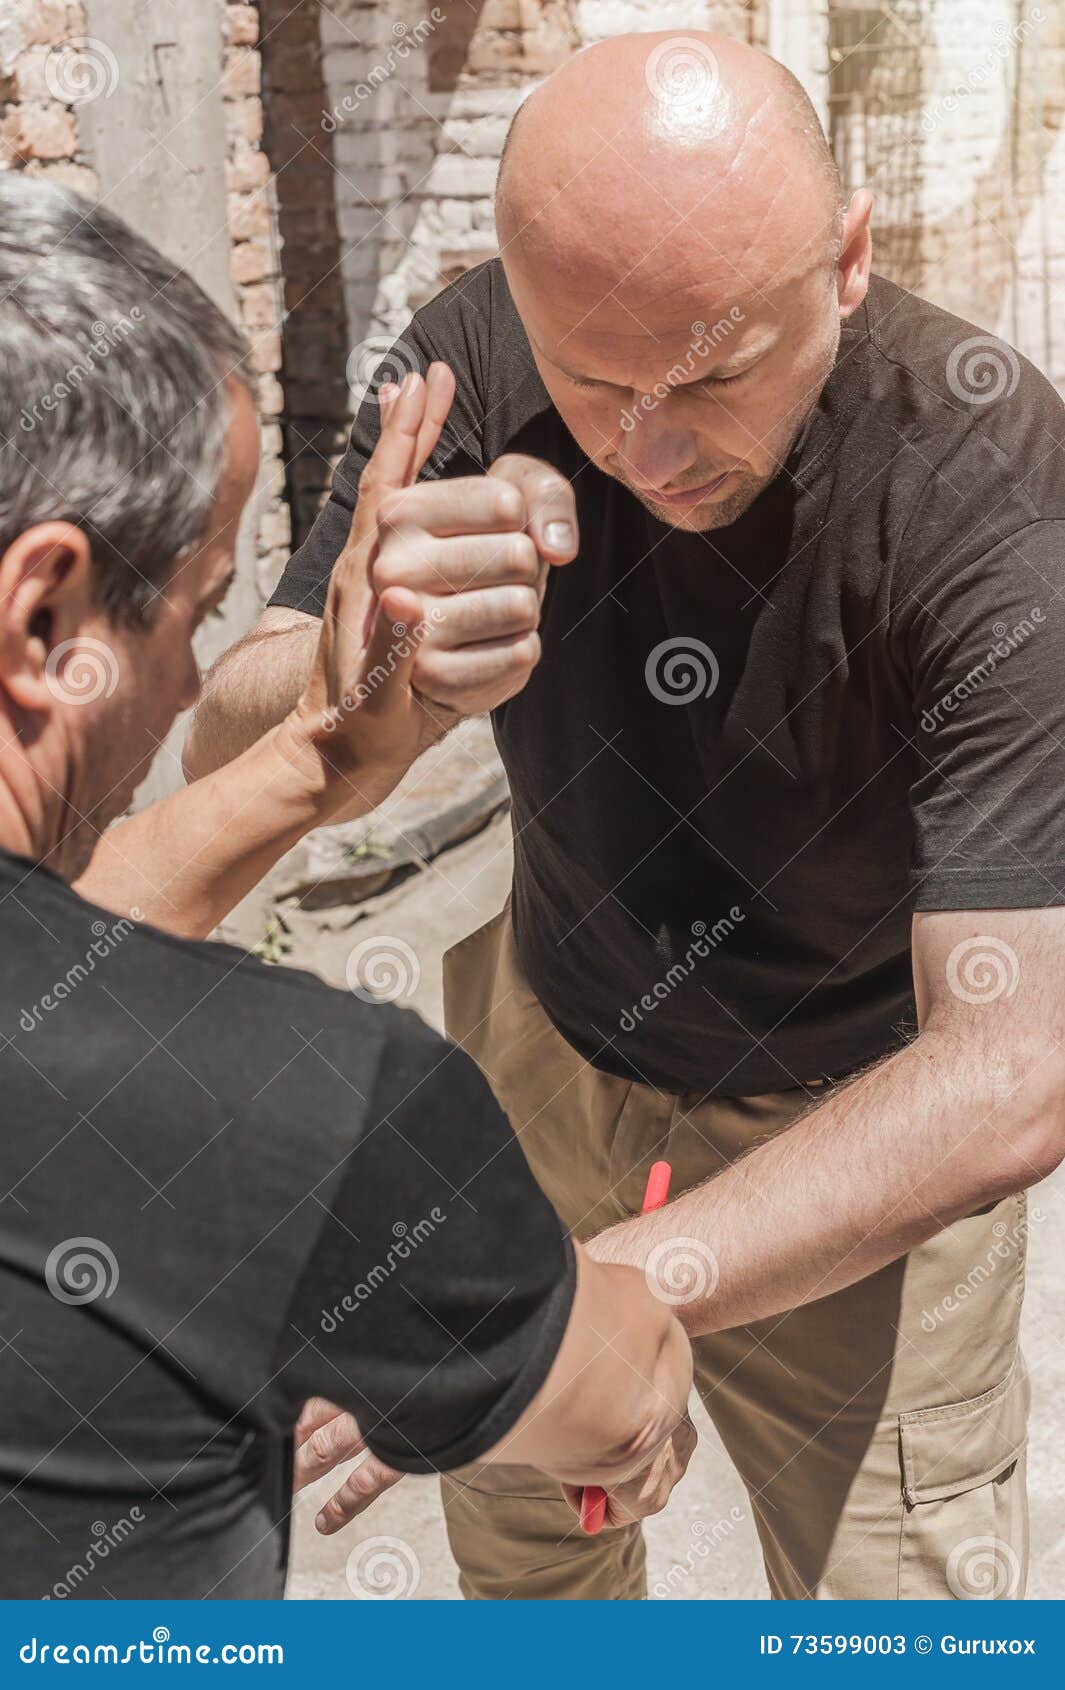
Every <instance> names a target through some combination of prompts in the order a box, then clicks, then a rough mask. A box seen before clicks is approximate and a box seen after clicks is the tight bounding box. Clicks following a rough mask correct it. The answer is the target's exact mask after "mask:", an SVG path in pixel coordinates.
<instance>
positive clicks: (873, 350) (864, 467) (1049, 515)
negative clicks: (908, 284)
mask: <svg viewBox="0 0 1065 1690" xmlns="http://www.w3.org/2000/svg"><path fill="white" fill-rule="evenodd" d="M861 317H862V321H861V323H860V324H858V323H855V324H854V325H853V327H852V329H851V331H850V334H851V339H850V346H851V349H852V350H857V349H858V347H860V349H861V350H860V356H859V357H858V359H857V360H856V361H855V372H856V373H855V375H853V376H851V377H850V380H851V381H852V382H856V385H857V388H858V393H857V396H856V403H854V404H853V407H852V409H851V411H850V415H849V423H850V427H849V430H848V434H847V452H848V454H849V455H850V456H852V457H853V459H854V462H855V465H856V471H855V473H856V474H858V475H859V477H860V478H861V479H862V482H863V484H868V482H869V469H868V465H869V463H870V462H872V461H875V460H876V459H877V458H880V459H882V460H883V462H884V465H885V473H884V475H883V476H882V477H881V478H880V482H879V485H880V495H879V496H880V498H881V499H882V500H884V501H887V502H888V503H891V502H893V501H894V502H895V503H896V504H897V506H898V510H897V512H896V520H895V521H893V522H889V524H888V527H889V528H891V529H893V530H894V531H895V532H896V533H901V532H904V531H907V530H908V531H909V532H911V533H914V532H915V529H914V525H913V524H912V523H910V522H908V521H906V520H905V513H906V512H909V513H910V515H911V516H913V515H915V514H916V515H918V517H919V523H918V526H919V528H920V532H921V535H922V537H923V544H924V545H925V547H926V549H928V548H929V547H931V546H932V545H933V543H934V540H935V534H936V531H937V530H941V531H942V532H941V538H943V539H944V540H951V539H952V537H953V539H954V540H956V539H957V536H958V534H959V533H964V534H966V535H968V536H970V537H971V542H972V544H973V545H974V546H976V547H979V546H981V545H983V544H984V543H985V541H988V540H989V539H990V538H991V537H992V536H993V535H996V536H998V537H999V538H1002V537H1005V536H1006V535H1008V534H1009V533H1010V532H1016V531H1019V530H1020V529H1021V528H1024V527H1026V526H1027V525H1029V524H1030V523H1033V522H1040V521H1045V520H1047V519H1052V520H1055V521H1057V520H1061V519H1062V518H1065V444H1063V442H1065V406H1063V404H1062V400H1061V396H1060V395H1059V394H1058V392H1057V391H1056V389H1055V388H1054V386H1053V384H1052V383H1051V382H1050V381H1048V380H1047V378H1046V376H1044V375H1043V374H1042V372H1041V371H1040V370H1039V369H1037V368H1036V366H1035V365H1034V364H1033V363H1032V362H1031V360H1030V359H1028V358H1026V357H1025V356H1024V355H1023V354H1022V353H1021V352H1019V351H1018V350H1017V349H1016V348H1015V347H1014V346H1012V345H1011V344H1010V343H1009V342H1008V341H1007V340H1005V339H1004V338H1003V337H1001V336H999V335H997V334H994V333H992V332H991V331H990V330H987V329H982V328H980V327H979V326H978V325H977V324H975V323H972V322H969V321H967V320H966V319H965V318H963V317H959V316H957V315H955V314H954V313H952V312H950V311H947V310H945V309H944V308H943V307H942V306H939V305H935V304H933V303H932V302H931V301H930V300H927V299H923V298H921V297H920V295H917V294H914V293H910V292H908V291H907V290H906V289H904V288H901V287H898V286H897V285H896V284H894V283H893V282H890V281H888V280H887V279H886V278H885V277H881V276H874V277H873V278H872V279H871V283H870V288H869V294H868V298H867V300H866V302H865V306H864V307H863V312H862V314H861ZM990 513H993V516H994V520H993V521H992V520H991V514H990ZM952 543H953V540H952Z"/></svg>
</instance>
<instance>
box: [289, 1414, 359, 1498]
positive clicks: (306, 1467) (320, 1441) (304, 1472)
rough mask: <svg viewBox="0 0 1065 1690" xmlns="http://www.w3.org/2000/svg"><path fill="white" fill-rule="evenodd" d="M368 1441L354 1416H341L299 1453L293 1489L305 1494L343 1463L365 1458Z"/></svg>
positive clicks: (317, 1431) (313, 1435)
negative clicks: (309, 1488) (308, 1487)
mask: <svg viewBox="0 0 1065 1690" xmlns="http://www.w3.org/2000/svg"><path fill="white" fill-rule="evenodd" d="M365 1448H366V1440H365V1439H364V1438H363V1436H362V1433H361V1432H360V1431H359V1427H358V1423H357V1421H356V1420H355V1417H354V1415H351V1414H338V1415H337V1416H336V1418H335V1419H333V1420H330V1421H329V1422H328V1423H327V1424H326V1425H324V1426H318V1427H317V1428H316V1429H315V1430H314V1431H313V1432H312V1433H311V1435H310V1436H309V1437H308V1438H307V1439H306V1440H305V1441H304V1442H303V1443H302V1444H301V1445H300V1446H299V1448H298V1449H297V1451H296V1463H295V1477H294V1480H293V1489H294V1490H302V1489H303V1488H304V1486H305V1485H310V1484H313V1483H314V1481H315V1479H320V1478H322V1476H323V1475H324V1474H325V1473H331V1472H332V1471H333V1468H334V1467H336V1466H337V1464H338V1463H339V1462H341V1461H350V1460H351V1459H352V1457H353V1456H356V1455H361V1454H362V1451H363V1450H364V1449H365Z"/></svg>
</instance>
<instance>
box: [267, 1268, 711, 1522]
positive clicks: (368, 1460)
mask: <svg viewBox="0 0 1065 1690" xmlns="http://www.w3.org/2000/svg"><path fill="white" fill-rule="evenodd" d="M691 1378H692V1361H691V1349H690V1346H689V1344H688V1340H687V1338H686V1337H685V1335H684V1330H683V1328H682V1327H681V1325H680V1323H679V1322H678V1321H677V1320H676V1318H675V1317H674V1315H673V1313H672V1311H671V1310H670V1309H669V1308H667V1307H666V1305H665V1304H663V1303H662V1302H660V1301H659V1300H658V1299H657V1298H656V1297H654V1296H653V1295H652V1294H651V1291H650V1290H649V1289H648V1286H647V1283H646V1281H645V1279H644V1276H643V1274H640V1273H633V1272H632V1271H631V1270H630V1269H628V1268H617V1267H610V1266H604V1265H602V1264H600V1263H598V1262H594V1261H593V1260H592V1259H591V1258H590V1257H589V1255H588V1254H587V1252H586V1251H585V1250H583V1249H582V1248H581V1247H580V1246H579V1245H578V1246H577V1290H576V1294H575V1296H574V1299H573V1307H572V1309H571V1311H570V1318H569V1322H568V1324H567V1327H566V1331H565V1335H564V1337H563V1340H562V1343H561V1344H560V1346H559V1350H558V1354H557V1355H556V1357H555V1360H554V1363H553V1365H552V1368H551V1371H550V1373H549V1374H548V1376H547V1379H546V1380H545V1382H544V1384H543V1386H542V1387H541V1389H540V1390H539V1391H538V1392H537V1394H536V1396H535V1397H534V1399H533V1401H532V1402H531V1403H530V1404H529V1407H528V1408H527V1409H526V1411H525V1413H524V1414H523V1415H522V1416H521V1418H520V1420H519V1421H518V1422H517V1424H516V1425H515V1426H514V1427H512V1428H511V1430H510V1432H509V1433H508V1434H507V1436H506V1437H505V1438H503V1439H502V1440H501V1441H500V1442H499V1443H498V1444H497V1445H496V1446H495V1448H494V1449H492V1450H490V1451H489V1452H488V1454H487V1455H485V1456H483V1457H482V1458H481V1460H482V1463H483V1464H485V1465H492V1464H496V1463H512V1462H527V1463H529V1464H530V1465H532V1466H534V1467H539V1468H541V1469H542V1471H544V1472H546V1473H549V1474H551V1476H552V1477H553V1478H556V1479H558V1480H559V1482H560V1483H561V1485H562V1488H563V1493H564V1495H565V1496H566V1500H567V1501H568V1502H569V1504H570V1506H571V1508H572V1509H573V1511H574V1513H575V1514H576V1513H578V1512H579V1500H578V1498H579V1489H578V1487H580V1486H583V1485H586V1484H599V1485H602V1486H603V1487H604V1488H605V1489H606V1491H607V1498H608V1509H607V1516H606V1524H607V1526H608V1527H609V1526H619V1525H622V1524H624V1523H626V1522H627V1521H630V1520H633V1519H641V1518H644V1517H645V1516H647V1515H649V1514H655V1513H658V1512H659V1511H660V1510H661V1509H662V1508H664V1507H665V1505H666V1502H667V1501H668V1499H669V1495H670V1493H671V1491H672V1490H673V1487H674V1485H675V1484H676V1483H677V1481H678V1480H679V1479H680V1478H682V1477H683V1475H684V1472H685V1469H686V1467H687V1465H688V1460H689V1458H690V1456H691V1453H692V1450H693V1449H694V1448H695V1441H696V1440H695V1429H694V1427H693V1426H692V1423H691V1420H690V1419H689V1417H688V1412H687V1405H688V1395H689V1392H690V1389H691ZM357 1455H364V1456H365V1459H364V1460H363V1461H361V1462H360V1464H359V1466H357V1467H356V1468H355V1469H354V1470H353V1471H352V1472H351V1473H350V1474H349V1475H348V1477H347V1478H346V1479H345V1480H344V1482H343V1484H342V1485H341V1486H340V1488H339V1489H338V1490H337V1491H336V1492H335V1494H334V1495H333V1496H332V1497H331V1498H330V1499H329V1501H328V1502H326V1503H325V1505H324V1507H323V1508H322V1509H321V1510H320V1512H319V1514H318V1516H317V1519H316V1522H315V1524H316V1526H317V1528H318V1530H319V1531H320V1532H321V1533H322V1534H323V1535H325V1536H329V1535H331V1534H332V1533H333V1532H335V1531H339V1529H340V1528H341V1526H344V1525H346V1524H347V1523H348V1522H349V1521H350V1520H353V1519H354V1518H355V1517H356V1516H357V1515H359V1514H362V1513H364V1512H365V1510H366V1509H367V1508H368V1507H369V1506H370V1504H371V1503H372V1502H374V1501H375V1500H376V1498H377V1497H378V1496H380V1495H381V1493H382V1492H383V1491H386V1490H389V1489H390V1488H391V1487H392V1486H393V1485H395V1484H398V1482H399V1480H400V1479H401V1478H402V1477H403V1475H402V1474H401V1473H397V1472H396V1471H395V1469H394V1468H391V1467H388V1466H387V1465H386V1464H385V1463H384V1462H383V1461H381V1460H380V1459H379V1458H378V1457H377V1456H374V1455H369V1454H367V1453H366V1443H365V1440H364V1439H363V1437H362V1435H361V1433H360V1431H359V1427H358V1424H357V1422H356V1420H355V1419H354V1417H353V1416H352V1415H351V1414H347V1413H344V1412H343V1411H342V1410H341V1409H339V1408H338V1407H337V1406H336V1404H335V1403H331V1402H328V1401H326V1400H325V1399H323V1398H321V1397H316V1398H314V1399H313V1400H312V1401H311V1402H309V1403H308V1404H307V1406H306V1409H305V1410H304V1413H303V1415H302V1416H301V1419H300V1424H299V1426H298V1427H297V1430H296V1471H295V1481H294V1483H295V1489H296V1490H297V1491H299V1490H301V1489H302V1488H303V1487H304V1486H305V1485H309V1484H312V1483H313V1482H314V1481H315V1480H316V1479H320V1478H322V1477H324V1475H325V1474H326V1473H330V1472H332V1471H333V1469H334V1468H335V1467H336V1466H337V1465H339V1463H341V1462H343V1461H348V1460H350V1459H351V1458H352V1457H353V1456H357Z"/></svg>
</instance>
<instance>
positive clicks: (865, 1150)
mask: <svg viewBox="0 0 1065 1690" xmlns="http://www.w3.org/2000/svg"><path fill="white" fill-rule="evenodd" d="M1063 947H1065V909H1060V908H1058V909H1047V910H980V911H958V912H955V911H947V912H936V913H934V914H933V913H925V914H920V915H918V916H916V917H915V919H914V929H913V959H914V978H915V989H916V996H917V1005H918V1013H919V1020H920V1028H921V1030H920V1034H919V1036H918V1038H917V1039H916V1040H915V1041H914V1042H913V1044H911V1045H909V1046H908V1047H906V1048H905V1049H904V1050H902V1051H900V1052H898V1053H897V1054H896V1055H894V1056H892V1057H890V1058H888V1059H887V1060H885V1061H883V1062H881V1063H880V1064H879V1065H878V1066H876V1067H875V1068H873V1069H870V1070H869V1071H867V1072H866V1073H864V1074H862V1075H861V1076H860V1077H859V1078H858V1079H857V1080H855V1081H854V1082H853V1083H851V1084H850V1085H848V1086H846V1087H845V1088H844V1089H842V1090H841V1091H840V1092H838V1093H836V1094H834V1095H832V1096H830V1097H829V1098H828V1099H826V1101H825V1102H824V1103H822V1104H821V1105H820V1106H819V1107H816V1108H814V1109H813V1110H811V1111H810V1112H809V1113H808V1114H806V1115H805V1116H804V1117H803V1118H802V1119H801V1120H800V1121H798V1122H797V1123H796V1124H794V1125H793V1126H791V1127H789V1128H787V1129H786V1130H785V1131H783V1132H781V1133H780V1134H778V1135H777V1137H776V1138H774V1139H772V1140H770V1141H769V1142H767V1143H764V1144H762V1145H760V1146H759V1147H758V1148H757V1149H755V1150H753V1151H751V1152H750V1154H749V1155H747V1156H745V1157H743V1158H742V1159H741V1160H740V1161H739V1162H737V1163H735V1164H733V1165H732V1166H731V1167H729V1168H727V1169H726V1170H725V1171H724V1172H723V1173H721V1174H718V1175H717V1176H715V1177H714V1178H713V1179H711V1180H709V1181H708V1182H707V1183H706V1184H705V1185H702V1186H700V1187H698V1188H696V1189H695V1190H693V1191H690V1192H687V1193H686V1194H685V1195H683V1196H682V1197H680V1198H678V1199H677V1200H676V1201H675V1202H673V1203H670V1204H667V1205H666V1207H665V1208H662V1209H659V1210H658V1211H657V1212H656V1213H654V1214H652V1215H648V1216H641V1217H639V1218H637V1219H634V1220H631V1221H625V1222H623V1223H622V1224H621V1225H619V1226H616V1227H611V1228H610V1229H609V1230H608V1231H606V1232H603V1233H601V1234H600V1235H599V1237H598V1238H596V1239H594V1240H593V1241H592V1243H591V1245H590V1246H589V1248H590V1250H591V1252H592V1253H593V1254H594V1255H595V1256H597V1257H598V1258H599V1259H600V1260H602V1261H611V1262H628V1263H631V1264H632V1265H634V1266H643V1265H644V1264H646V1263H648V1262H649V1259H652V1252H653V1251H654V1250H655V1247H656V1246H657V1245H661V1244H663V1243H664V1242H665V1241H667V1240H668V1239H670V1238H675V1237H684V1238H686V1239H696V1240H698V1241H700V1243H701V1244H702V1246H703V1248H704V1249H705V1251H706V1262H707V1269H708V1271H707V1273H706V1274H705V1275H703V1276H700V1277H701V1278H702V1279H703V1281H704V1283H705V1287H706V1290H705V1293H704V1294H700V1295H699V1296H697V1297H695V1298H694V1299H693V1300H692V1301H691V1302H689V1303H687V1304H684V1305H683V1306H681V1307H679V1308H678V1310H677V1312H678V1314H679V1316H680V1318H681V1319H682V1321H683V1322H684V1325H685V1327H686V1328H687V1330H688V1332H689V1333H690V1334H692V1335H696V1334H699V1333H703V1332H715V1331H721V1330H724V1329H726V1328H729V1327H733V1326H739V1325H745V1324H748V1323H749V1322H751V1321H756V1320H761V1319H764V1318H766V1317H767V1316H771V1315H774V1314H779V1313H781V1312H782V1311H784V1310H786V1309H790V1308H796V1307H798V1306H799V1305H800V1304H803V1303H807V1302H812V1301H814V1300H816V1299H817V1298H819V1297H824V1296H827V1295H828V1294H829V1293H830V1292H833V1291H838V1290H841V1289H842V1288H843V1287H845V1286H847V1285H851V1284H853V1283H854V1282H855V1281H856V1280H859V1279H864V1278H865V1277H866V1276H867V1275H868V1274H871V1273H875V1272H876V1271H877V1270H878V1269H879V1268H882V1267H884V1266H886V1265H887V1264H888V1263H889V1262H892V1261H894V1260H895V1259H896V1258H897V1257H899V1256H901V1255H904V1254H905V1253H906V1252H907V1251H909V1250H911V1249H913V1248H914V1247H915V1246H916V1245H918V1244H921V1243H923V1242H924V1240H925V1239H927V1238H930V1237H932V1236H933V1235H934V1234H935V1233H937V1232H939V1231H940V1230H941V1229H942V1228H943V1227H946V1226H949V1225H951V1224H952V1223H953V1222H954V1221H956V1220H959V1219H961V1218H962V1217H963V1216H965V1215H969V1214H972V1213H973V1212H974V1211H975V1210H976V1209H978V1208H981V1207H982V1206H983V1205H984V1204H988V1203H992V1202H995V1201H997V1200H999V1199H1001V1198H1003V1197H1005V1196H1008V1195H1009V1194H1010V1193H1011V1192H1015V1191H1020V1190H1023V1189H1024V1188H1025V1187H1026V1186H1028V1185H1031V1184H1033V1183H1035V1182H1036V1181H1038V1180H1041V1179H1044V1178H1045V1177H1046V1176H1047V1175H1048V1174H1049V1173H1050V1172H1052V1171H1053V1169H1054V1168H1055V1167H1056V1166H1057V1165H1058V1163H1059V1162H1060V1161H1061V1159H1062V1156H1063V1154H1065V1119H1063V1107H1062V1105H1063V1089H1065V1084H1063V1063H1062V1034H1063V1031H1065V973H1063V970H1062V955H1063ZM967 982H968V984H967ZM1011 983H1012V984H1011Z"/></svg>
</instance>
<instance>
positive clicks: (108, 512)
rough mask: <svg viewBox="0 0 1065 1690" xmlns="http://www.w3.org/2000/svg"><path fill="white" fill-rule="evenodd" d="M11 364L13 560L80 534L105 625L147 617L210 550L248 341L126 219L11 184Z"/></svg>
mask: <svg viewBox="0 0 1065 1690" xmlns="http://www.w3.org/2000/svg"><path fill="white" fill-rule="evenodd" d="M0 355H2V357H3V377H2V381H0V552H2V551H3V550H4V549H5V548H6V547H7V546H9V545H10V544H11V542H12V541H13V540H14V539H16V538H17V537H18V535H19V534H21V533H23V532H24V531H25V530H26V529H27V528H30V527H32V526H33V525H34V524H35V523H38V522H49V521H53V520H57V519H58V520H62V521H67V522H71V523H74V524H76V526H77V527H79V528H81V529H82V530H83V531H84V532H85V534H86V535H87V536H88V539H89V542H90V545H91V547H92V558H93V567H94V570H95V572H96V577H97V581H98V585H99V597H100V602H101V603H102V604H103V605H104V606H105V607H106V609H107V611H108V614H110V615H111V616H113V617H114V618H115V619H116V620H123V621H126V622H137V621H141V622H146V621H148V620H149V619H150V616H151V611H152V608H153V606H154V604H155V602H156V600H157V598H158V596H159V592H160V590H161V589H162V588H163V587H164V586H165V584H166V582H167V580H168V579H169V577H170V573H171V570H172V568H173V565H174V563H175V560H176V559H177V558H178V557H179V556H180V555H181V554H182V552H185V551H187V550H189V549H191V548H194V547H195V546H196V545H197V544H198V543H199V542H201V541H202V540H203V539H204V538H205V535H206V531H207V526H208V520H209V516H210V513H211V510H212V507H213V505H214V501H215V495H216V490H217V486H218V480H219V475H220V472H221V468H222V465H223V462H224V459H225V444H226V437H227V434H228V431H229V422H230V415H231V410H232V406H231V400H230V395H229V393H228V391H227V378H228V377H233V378H235V379H236V380H238V381H240V382H242V383H243V385H244V386H245V387H247V388H248V390H249V391H252V383H251V378H250V376H249V374H248V372H247V369H246V366H245V359H246V358H247V356H248V346H247V342H246V341H245V339H244V337H243V335H242V334H241V333H240V332H239V330H237V329H236V328H234V327H233V325H232V324H231V323H230V322H229V320H228V318H227V317H226V316H225V315H224V314H223V313H222V312H221V311H220V310H219V309H218V307H217V306H216V305H215V304H214V303H213V302H212V301H211V300H210V299H208V297H207V295H206V294H205V293H204V292H203V290H202V288H200V287H199V286H198V285H197V284H196V283H195V282H194V281H193V280H192V278H191V277H190V276H188V275H186V274H185V272H184V271H183V270H180V269H178V267H177V266H176V265H174V264H171V263H170V262H168V260H167V259H165V258H164V257H163V255H162V254H161V253H160V252H158V251H157V250H156V249H155V247H153V246H151V245H150V244H149V243H148V242H147V241H145V240H142V239H141V237H140V236H139V235H136V234H134V232H133V231H132V230H131V229H130V228H129V227H128V226H127V225H126V224H125V223H123V222H122V220H121V219H120V218H118V217H115V216H114V215H113V214H112V213H111V212H108V211H105V210H103V208H102V207H100V206H98V205H93V204H92V203H91V202H89V201H88V200H84V199H82V198H81V197H80V196H79V195H78V194H75V193H72V192H70V191H69V190H68V189H64V188H60V187H58V186H57V185H55V184H54V183H49V182H42V181H40V180H34V179H32V178H27V177H21V176H16V175H14V174H10V173H7V172H3V173H0Z"/></svg>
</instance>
